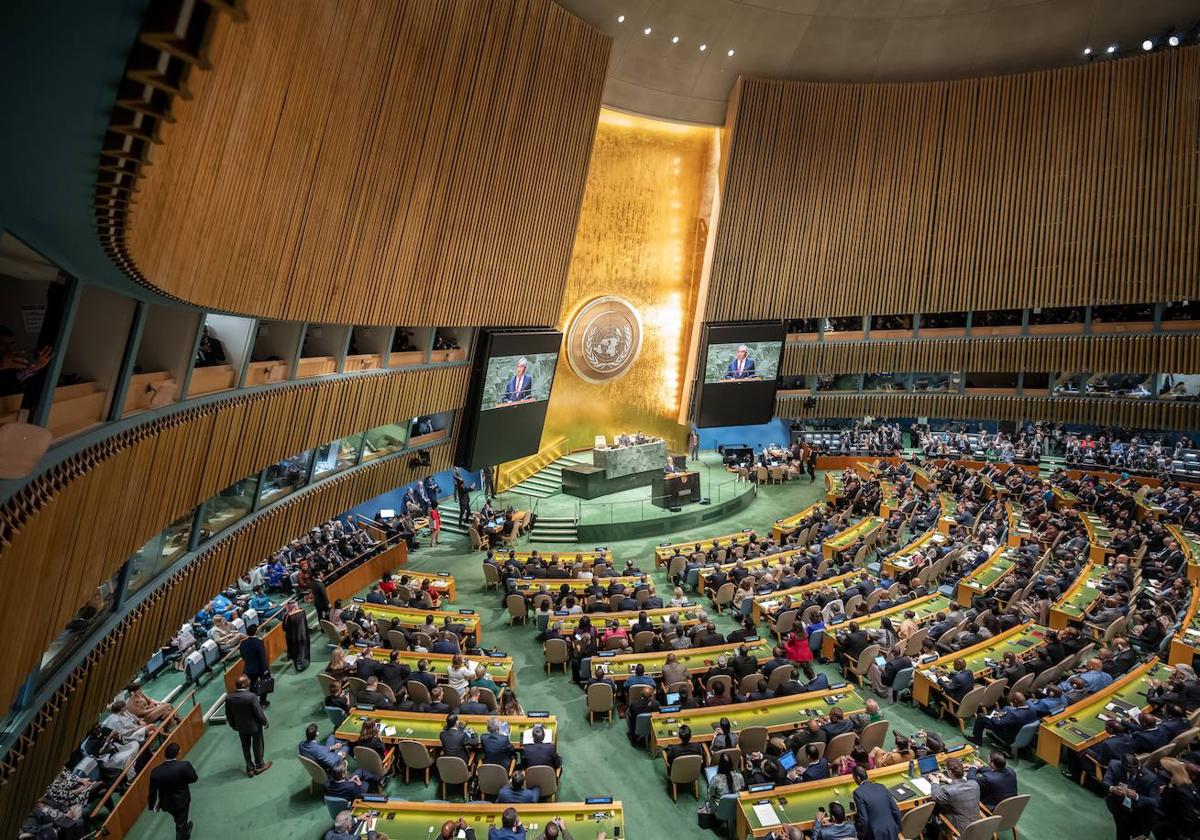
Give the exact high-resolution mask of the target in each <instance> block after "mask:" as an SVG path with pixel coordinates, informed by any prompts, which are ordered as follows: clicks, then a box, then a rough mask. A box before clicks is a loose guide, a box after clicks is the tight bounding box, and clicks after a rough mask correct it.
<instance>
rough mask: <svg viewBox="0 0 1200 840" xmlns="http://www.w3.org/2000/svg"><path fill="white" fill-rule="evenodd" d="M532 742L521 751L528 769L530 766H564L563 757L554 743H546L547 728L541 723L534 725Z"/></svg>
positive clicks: (523, 764)
mask: <svg viewBox="0 0 1200 840" xmlns="http://www.w3.org/2000/svg"><path fill="white" fill-rule="evenodd" d="M531 737H532V738H533V743H532V744H526V745H525V748H524V749H523V750H522V751H521V765H522V766H523V767H524V768H525V769H526V770H528V769H529V768H530V767H540V766H544V767H553V768H554V769H555V770H557V769H558V768H559V767H562V758H561V757H560V756H559V754H558V750H557V749H556V748H555V746H554V744H547V743H546V730H545V728H544V727H543V726H542V725H541V724H540V723H538V724H535V725H534V727H533V735H532V736H531Z"/></svg>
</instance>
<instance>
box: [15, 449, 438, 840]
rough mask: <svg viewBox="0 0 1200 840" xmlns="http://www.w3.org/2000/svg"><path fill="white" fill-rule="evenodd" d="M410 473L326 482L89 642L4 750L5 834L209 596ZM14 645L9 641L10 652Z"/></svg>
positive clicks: (400, 469)
mask: <svg viewBox="0 0 1200 840" xmlns="http://www.w3.org/2000/svg"><path fill="white" fill-rule="evenodd" d="M431 455H432V465H431V466H430V468H429V469H430V470H432V471H437V470H443V469H448V468H449V466H450V456H451V448H450V447H449V446H439V447H436V448H435V449H433V450H432V452H431ZM411 478H412V475H411V471H410V470H409V468H408V464H407V459H406V458H403V457H401V458H392V459H390V460H384V461H379V462H375V463H372V464H368V465H366V466H364V467H362V468H360V469H357V470H355V471H353V472H350V473H348V474H346V475H344V476H338V477H336V478H333V479H330V480H328V481H325V482H322V483H321V484H319V485H316V486H314V487H313V488H311V489H310V490H308V491H306V492H303V493H300V494H298V495H296V496H295V497H293V498H292V499H289V500H287V501H286V502H283V503H282V504H280V505H279V506H278V507H276V508H273V509H271V510H269V511H267V512H265V513H264V514H263V515H261V516H260V517H258V518H257V519H255V520H253V521H252V522H249V523H247V524H245V525H244V526H243V527H241V528H239V529H237V530H235V531H233V532H232V533H230V534H229V535H228V536H226V537H224V538H222V539H219V540H218V541H216V542H215V543H214V544H213V545H212V546H211V547H210V548H208V549H206V550H205V551H204V552H203V553H202V554H200V555H198V556H197V557H196V558H195V559H194V560H193V562H191V563H190V564H188V566H187V567H186V568H184V569H182V570H180V571H179V572H177V573H176V574H175V575H173V576H172V577H171V578H169V579H168V580H167V581H165V582H164V583H163V584H162V585H160V586H158V587H157V588H156V589H155V590H154V591H153V592H151V593H150V594H149V595H148V596H147V598H146V599H145V600H144V601H142V602H141V603H139V604H138V606H137V607H136V608H135V609H134V610H133V611H132V612H131V614H130V615H129V616H128V617H126V618H125V619H124V620H123V621H122V622H121V623H120V624H119V625H117V626H116V627H115V628H114V629H113V630H112V632H110V633H109V634H108V635H107V636H106V637H105V638H104V639H102V640H101V641H100V642H99V643H98V644H97V645H96V646H95V647H94V648H93V650H92V651H91V652H90V653H89V654H88V655H87V657H86V659H85V660H84V662H83V664H81V665H80V666H79V667H78V668H77V669H75V671H73V672H72V673H71V675H70V676H69V677H68V678H67V680H66V681H65V682H64V683H63V685H62V686H61V688H59V689H58V691H57V692H56V693H55V694H54V696H53V697H52V698H51V700H50V701H49V702H48V703H47V704H46V705H45V706H44V707H43V708H42V709H41V711H40V712H39V714H38V716H37V717H36V718H35V720H34V721H33V722H32V723H31V724H30V725H29V727H28V728H27V729H26V731H25V732H24V733H23V734H22V737H21V739H20V740H19V741H18V743H17V745H16V746H15V747H14V748H13V749H12V750H10V751H9V752H8V754H7V755H6V756H5V761H4V763H3V764H2V765H0V835H3V836H5V837H15V836H16V835H17V830H18V828H19V827H20V824H21V821H22V820H23V819H24V818H25V815H26V814H27V813H28V812H29V809H30V808H31V807H32V806H33V803H34V801H35V799H36V798H37V797H38V796H39V795H40V794H41V793H42V791H43V790H44V789H45V786H46V785H47V784H48V783H49V782H50V781H51V780H52V779H53V778H54V776H55V775H56V774H57V773H58V772H59V771H60V770H61V769H62V767H63V765H64V764H65V762H66V760H67V758H68V756H69V755H70V754H71V752H72V751H73V750H74V749H76V748H77V747H78V745H79V743H80V741H81V740H82V739H83V737H84V735H85V734H86V733H87V732H88V731H89V730H90V729H91V728H92V726H94V725H95V721H96V716H97V715H98V714H99V713H100V712H101V710H102V709H103V708H104V706H105V705H106V704H107V703H109V702H110V701H111V700H112V698H113V697H114V696H115V695H116V693H117V692H119V691H120V690H122V689H123V688H124V687H125V684H126V682H127V681H128V680H129V678H130V677H132V676H133V675H134V674H135V672H136V671H137V670H138V669H139V668H140V667H141V666H142V665H143V664H145V662H146V660H148V659H149V658H150V654H152V653H153V652H154V651H155V650H156V649H157V648H158V647H159V646H160V645H161V644H162V643H163V641H164V640H166V639H168V638H169V637H170V636H171V635H172V634H173V633H174V632H175V631H176V630H178V629H179V626H180V624H182V623H183V622H184V621H186V620H187V619H188V618H189V617H190V616H191V615H193V614H194V613H195V611H196V610H197V609H199V607H200V606H201V605H202V604H203V603H204V600H205V599H207V598H209V597H211V596H212V594H213V593H214V592H217V591H219V590H220V589H222V588H223V587H225V586H226V585H228V584H229V583H230V581H233V580H234V579H236V578H237V576H238V575H240V574H242V573H243V572H244V571H245V570H246V569H248V568H249V567H250V566H252V565H253V564H255V563H256V562H258V560H259V559H260V558H262V557H265V556H267V555H269V554H270V553H271V552H272V551H274V550H275V549H276V548H278V547H279V546H281V545H283V544H285V543H286V542H288V541H289V540H291V539H292V538H293V537H294V536H295V535H296V534H300V533H303V532H305V531H307V530H308V529H309V528H311V527H312V526H313V525H315V524H317V523H319V522H321V521H323V520H325V519H328V518H329V517H332V516H336V515H337V514H339V513H341V512H342V511H344V510H347V509H349V508H351V507H353V506H354V505H355V504H358V503H359V502H362V501H363V500H365V499H370V498H372V497H374V496H376V495H378V494H380V493H383V492H386V491H387V490H390V489H391V488H393V487H396V486H398V485H401V484H404V483H405V482H407V481H409V480H411ZM51 576H52V575H51ZM7 591H9V592H15V593H20V589H9V590H7ZM16 652H17V651H16V650H13V649H12V648H10V649H9V651H8V655H9V656H12V655H14V654H15V653H16ZM9 665H10V667H8V668H6V669H5V671H6V677H7V676H8V675H9V674H18V673H21V672H19V671H18V669H17V668H16V667H15V665H14V664H13V663H12V662H11V660H10V662H9ZM6 696H7V695H6Z"/></svg>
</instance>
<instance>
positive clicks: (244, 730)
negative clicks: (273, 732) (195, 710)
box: [225, 674, 271, 777]
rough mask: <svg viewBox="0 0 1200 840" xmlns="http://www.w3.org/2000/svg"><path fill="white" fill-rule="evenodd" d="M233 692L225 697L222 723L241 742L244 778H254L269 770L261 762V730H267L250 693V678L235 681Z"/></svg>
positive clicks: (258, 706)
mask: <svg viewBox="0 0 1200 840" xmlns="http://www.w3.org/2000/svg"><path fill="white" fill-rule="evenodd" d="M236 685H237V688H236V689H235V690H233V691H230V692H229V693H228V694H226V695H225V720H226V721H227V722H228V723H229V726H230V728H231V729H233V730H234V731H235V732H237V734H238V737H239V738H240V739H241V741H242V757H243V758H245V759H246V775H247V776H251V777H253V776H257V775H259V774H260V773H265V772H267V771H268V770H270V769H271V762H269V761H267V762H264V761H263V730H264V729H266V728H267V727H268V726H270V722H269V721H268V720H267V715H266V712H264V711H263V708H262V703H260V702H259V700H258V695H257V694H255V693H254V692H253V691H251V690H250V678H249V677H247V676H246V675H245V674H242V676H240V677H238V678H237V683H236Z"/></svg>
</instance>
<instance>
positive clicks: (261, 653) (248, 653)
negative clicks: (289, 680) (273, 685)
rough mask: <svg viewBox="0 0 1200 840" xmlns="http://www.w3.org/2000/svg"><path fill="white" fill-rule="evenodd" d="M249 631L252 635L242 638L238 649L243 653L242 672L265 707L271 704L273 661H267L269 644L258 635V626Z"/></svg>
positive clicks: (248, 629)
mask: <svg viewBox="0 0 1200 840" xmlns="http://www.w3.org/2000/svg"><path fill="white" fill-rule="evenodd" d="M247 632H248V633H249V634H250V635H248V636H247V637H246V638H244V639H242V641H241V644H239V645H238V651H239V652H240V653H241V654H242V665H243V668H242V673H243V674H245V675H246V676H247V677H249V678H250V686H251V687H252V688H253V689H254V693H255V694H257V695H258V699H259V702H261V703H262V705H263V707H264V708H265V707H267V706H270V705H271V701H270V700H268V699H267V695H268V694H270V691H269V690H268V685H269V683H270V680H269V679H268V678H269V677H270V676H271V663H270V662H269V661H267V646H266V645H265V644H263V640H262V639H260V638H259V637H258V627H257V626H256V627H253V628H247Z"/></svg>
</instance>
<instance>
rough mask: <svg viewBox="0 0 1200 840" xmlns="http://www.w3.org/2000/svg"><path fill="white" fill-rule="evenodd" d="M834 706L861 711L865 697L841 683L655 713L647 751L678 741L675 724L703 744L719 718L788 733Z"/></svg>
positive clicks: (825, 714)
mask: <svg viewBox="0 0 1200 840" xmlns="http://www.w3.org/2000/svg"><path fill="white" fill-rule="evenodd" d="M834 706H837V707H838V708H840V709H841V710H842V711H843V712H845V713H846V714H847V715H851V714H855V713H856V712H861V711H863V709H864V708H866V700H864V699H863V696H862V695H861V694H859V692H858V690H857V689H855V688H853V687H848V686H842V687H840V688H831V689H826V690H823V691H809V692H806V693H804V694H793V695H790V696H787V697H773V698H771V699H768V700H752V701H750V702H748V703H732V704H728V705H724V706H713V707H711V708H701V709H686V710H680V711H675V712H655V713H654V714H652V715H651V716H650V754H651V755H655V754H657V752H658V751H659V750H661V749H664V748H666V747H668V746H670V745H671V744H678V743H679V727H681V726H684V725H685V724H686V725H687V726H689V727H691V730H692V741H693V743H697V744H706V743H708V742H709V741H711V740H712V739H713V735H714V727H715V726H716V725H717V724H718V723H719V722H720V720H721V718H729V723H730V725H731V726H732V727H733V731H734V732H740V731H741V730H743V729H746V728H748V727H751V726H762V727H765V728H766V730H767V731H768V732H771V733H775V732H791V731H792V730H793V729H795V728H796V727H797V726H799V725H800V723H801V722H805V721H808V720H812V719H814V718H816V719H820V720H822V721H823V720H824V719H825V718H827V717H828V716H829V710H830V709H832V708H833V707H834Z"/></svg>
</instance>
